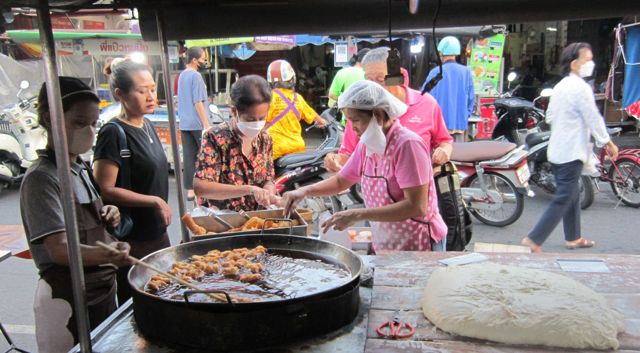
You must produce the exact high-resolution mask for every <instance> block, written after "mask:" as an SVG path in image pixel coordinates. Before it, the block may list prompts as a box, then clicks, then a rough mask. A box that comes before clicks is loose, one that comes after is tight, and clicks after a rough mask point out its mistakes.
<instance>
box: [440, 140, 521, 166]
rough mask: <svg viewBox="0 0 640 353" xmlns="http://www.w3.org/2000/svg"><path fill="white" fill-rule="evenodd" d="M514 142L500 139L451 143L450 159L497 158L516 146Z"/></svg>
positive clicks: (471, 160)
mask: <svg viewBox="0 0 640 353" xmlns="http://www.w3.org/2000/svg"><path fill="white" fill-rule="evenodd" d="M516 147H517V146H516V144H515V143H511V142H501V141H473V142H458V143H454V144H453V151H452V152H451V160H452V161H457V162H480V161H488V160H492V159H498V158H500V157H503V156H504V155H505V154H507V153H509V152H511V151H513V150H514V149H515V148H516Z"/></svg>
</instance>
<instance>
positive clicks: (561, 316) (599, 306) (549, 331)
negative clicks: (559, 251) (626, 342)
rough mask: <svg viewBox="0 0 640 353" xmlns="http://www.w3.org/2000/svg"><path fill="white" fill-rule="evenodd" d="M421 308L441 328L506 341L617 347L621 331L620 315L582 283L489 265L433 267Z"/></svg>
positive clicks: (516, 268) (532, 271)
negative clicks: (434, 269)
mask: <svg viewBox="0 0 640 353" xmlns="http://www.w3.org/2000/svg"><path fill="white" fill-rule="evenodd" d="M422 310H423V312H424V315H425V316H426V318H427V319H428V320H429V321H431V322H432V323H433V324H434V325H435V326H436V327H438V328H439V329H441V330H443V331H446V332H449V333H452V334H455V335H460V336H467V337H473V338H479V339H485V340H490V341H495V342H502V343H507V344H528V345H543V346H551V347H565V348H578V349H587V348H594V349H617V348H618V346H619V343H618V338H617V336H618V333H621V332H624V320H623V317H622V315H621V314H620V313H619V312H618V311H616V310H614V309H612V308H611V306H610V305H609V303H608V302H607V301H606V300H605V298H604V297H603V296H602V295H600V294H598V293H596V292H594V291H593V290H591V289H590V288H588V287H586V286H584V285H583V284H581V283H579V282H577V281H575V280H573V279H571V278H568V277H566V276H562V275H559V274H555V273H551V272H546V271H540V270H532V269H527V268H521V267H516V266H505V265H498V264H493V263H481V264H473V265H466V266H450V267H443V268H439V269H437V270H436V271H434V272H433V274H432V275H431V277H430V278H429V281H428V283H427V287H426V288H425V291H424V295H423V298H422Z"/></svg>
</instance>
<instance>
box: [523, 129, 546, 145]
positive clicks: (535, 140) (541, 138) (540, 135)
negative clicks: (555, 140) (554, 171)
mask: <svg viewBox="0 0 640 353" xmlns="http://www.w3.org/2000/svg"><path fill="white" fill-rule="evenodd" d="M550 137H551V131H544V132H536V133H533V134H529V135H527V137H526V138H525V140H524V141H525V144H527V146H529V147H533V146H536V145H539V144H541V143H543V142H547V141H549V138H550Z"/></svg>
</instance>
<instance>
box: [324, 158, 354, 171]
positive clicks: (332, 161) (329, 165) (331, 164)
mask: <svg viewBox="0 0 640 353" xmlns="http://www.w3.org/2000/svg"><path fill="white" fill-rule="evenodd" d="M347 160H349V156H347V155H346V154H343V153H328V154H327V156H326V157H324V167H325V168H326V169H327V170H328V171H330V172H331V173H337V172H339V171H340V169H342V167H344V164H345V163H347Z"/></svg>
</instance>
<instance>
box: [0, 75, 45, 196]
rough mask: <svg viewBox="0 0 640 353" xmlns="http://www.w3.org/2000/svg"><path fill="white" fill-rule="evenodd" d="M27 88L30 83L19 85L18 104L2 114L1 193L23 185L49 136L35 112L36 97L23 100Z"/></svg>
mask: <svg viewBox="0 0 640 353" xmlns="http://www.w3.org/2000/svg"><path fill="white" fill-rule="evenodd" d="M27 88H29V81H22V82H20V90H19V91H18V94H17V95H16V97H17V98H18V104H10V105H7V106H5V107H3V110H2V112H1V113H0V191H1V190H2V189H4V188H7V187H10V186H11V185H15V184H20V183H21V182H22V178H23V177H24V173H25V171H26V170H27V168H29V166H31V164H32V163H33V162H34V161H35V160H36V159H38V154H37V152H36V151H37V150H39V149H44V148H45V147H46V145H47V132H46V130H45V129H44V128H43V127H42V126H40V124H39V122H38V116H37V114H35V113H34V112H33V111H32V107H33V104H34V103H35V100H36V97H32V98H30V99H25V98H23V97H21V94H22V91H24V90H25V89H27Z"/></svg>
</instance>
